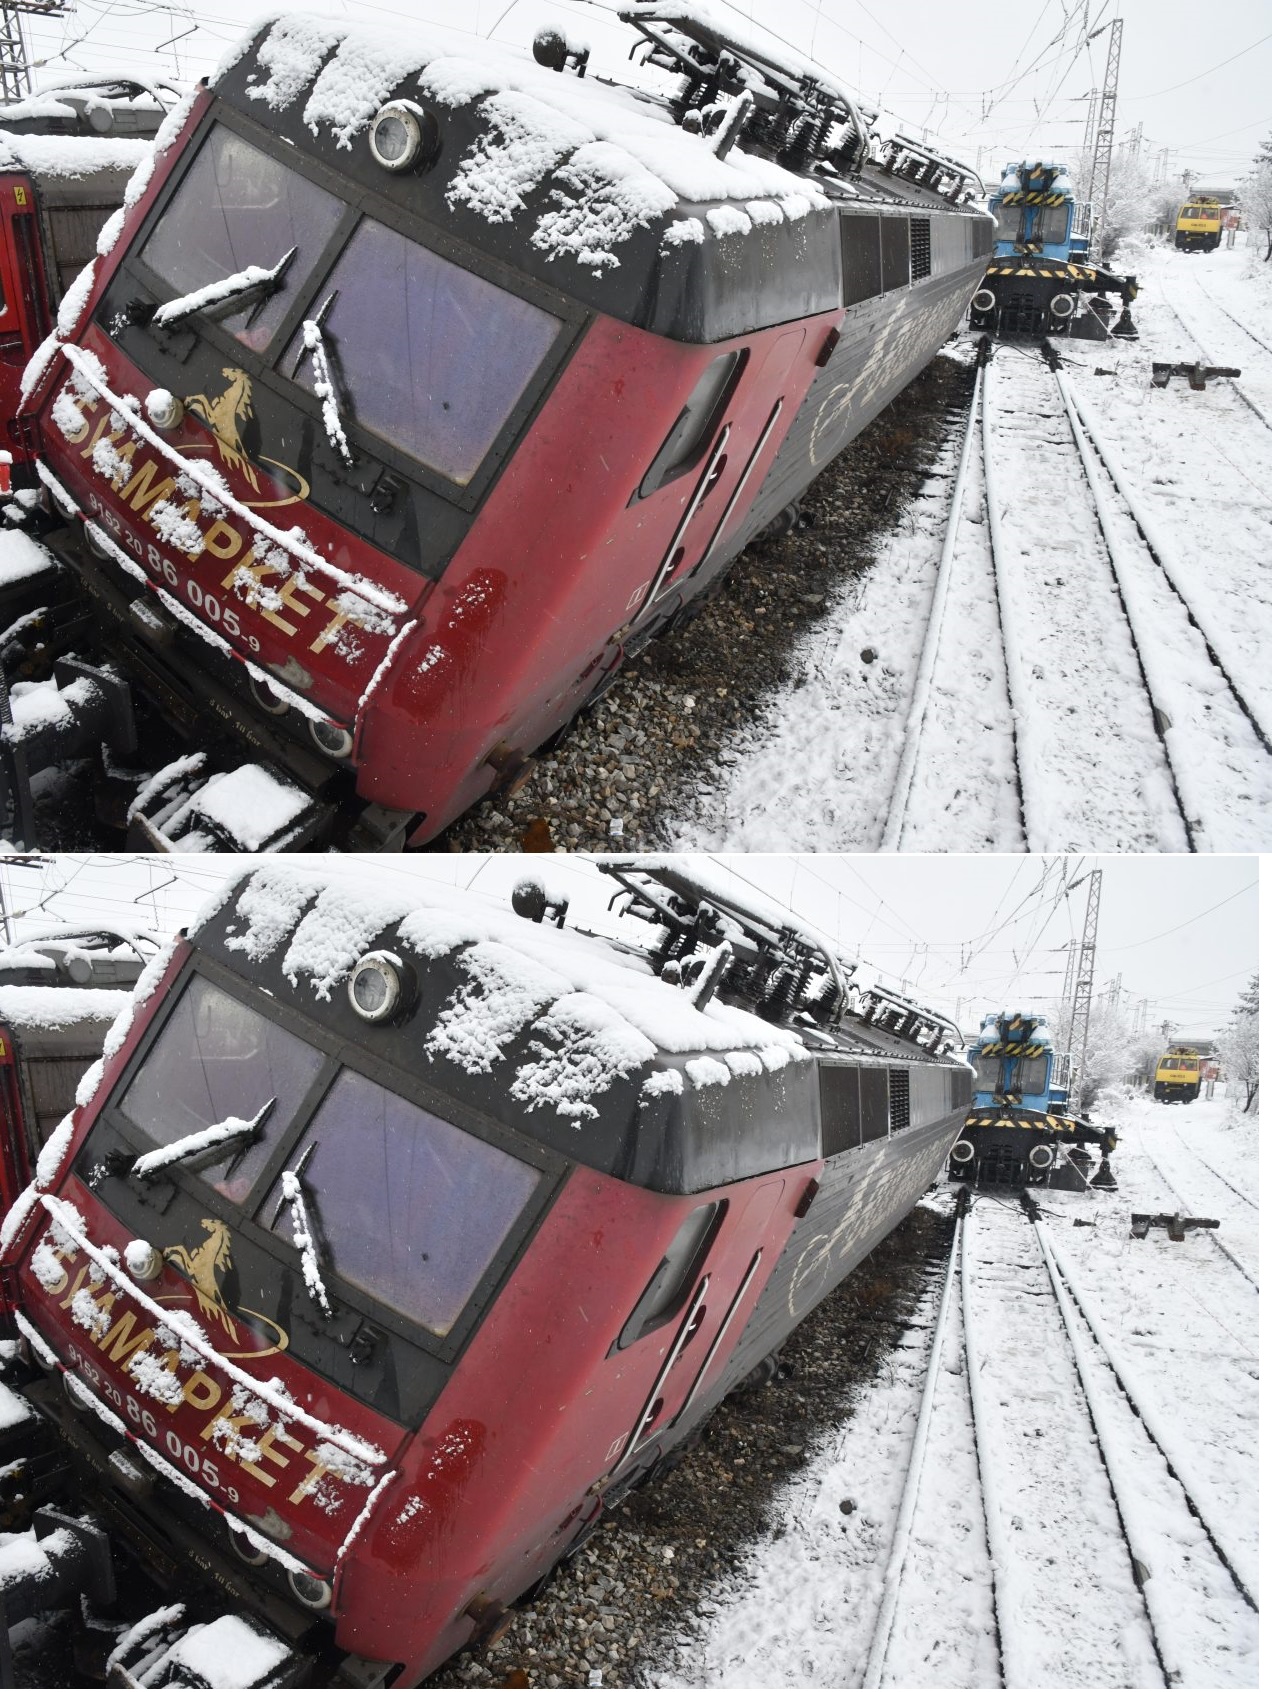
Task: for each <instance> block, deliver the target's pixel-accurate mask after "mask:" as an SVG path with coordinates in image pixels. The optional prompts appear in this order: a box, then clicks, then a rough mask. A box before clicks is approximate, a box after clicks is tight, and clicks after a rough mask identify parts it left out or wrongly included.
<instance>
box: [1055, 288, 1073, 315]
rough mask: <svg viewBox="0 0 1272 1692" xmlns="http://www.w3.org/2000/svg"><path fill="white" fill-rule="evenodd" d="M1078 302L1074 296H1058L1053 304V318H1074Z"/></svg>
mask: <svg viewBox="0 0 1272 1692" xmlns="http://www.w3.org/2000/svg"><path fill="white" fill-rule="evenodd" d="M1076 304H1077V301H1076V300H1075V299H1074V297H1073V295H1072V294H1057V295H1056V296H1055V298H1054V299H1053V300H1052V302H1051V315H1052V317H1072V316H1073V309H1074V306H1075V305H1076Z"/></svg>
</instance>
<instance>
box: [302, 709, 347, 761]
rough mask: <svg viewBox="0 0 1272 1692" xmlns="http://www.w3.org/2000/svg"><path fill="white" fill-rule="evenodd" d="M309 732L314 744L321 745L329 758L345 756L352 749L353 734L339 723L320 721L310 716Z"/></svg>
mask: <svg viewBox="0 0 1272 1692" xmlns="http://www.w3.org/2000/svg"><path fill="white" fill-rule="evenodd" d="M309 734H310V738H311V739H312V740H313V742H314V745H315V746H319V747H321V748H322V750H323V751H324V752H325V753H326V754H327V756H328V757H329V758H347V757H348V756H349V754H350V752H352V751H353V736H352V735H351V734H350V733H349V731H348V729H347V728H342V727H341V726H340V724H339V723H320V722H318V721H317V719H316V718H314V717H311V718H310V719H309Z"/></svg>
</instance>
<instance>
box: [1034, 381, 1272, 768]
mask: <svg viewBox="0 0 1272 1692" xmlns="http://www.w3.org/2000/svg"><path fill="white" fill-rule="evenodd" d="M1055 377H1056V382H1057V384H1058V385H1059V388H1060V392H1061V393H1062V394H1063V395H1064V397H1065V403H1066V407H1071V408H1072V414H1073V415H1071V417H1070V425H1071V427H1073V428H1074V438H1075V440H1077V441H1078V447H1079V451H1080V452H1081V451H1082V450H1083V447H1082V441H1081V436H1082V434H1083V433H1085V434H1086V436H1087V437H1088V439H1089V441H1090V445H1091V447H1093V448H1094V449H1095V452H1096V453H1097V454H1098V455H1099V458H1100V461H1101V463H1102V464H1103V465H1104V468H1105V470H1106V471H1107V472H1108V476H1109V480H1110V481H1111V482H1112V483H1113V486H1114V487H1115V488H1116V489H1117V492H1118V495H1119V497H1120V498H1121V500H1122V502H1123V504H1124V505H1125V506H1126V509H1127V511H1128V513H1129V514H1130V517H1131V520H1132V522H1133V523H1134V524H1135V527H1136V528H1137V529H1138V530H1139V532H1140V535H1141V536H1142V538H1143V541H1144V544H1145V546H1146V547H1147V548H1148V551H1149V554H1150V556H1151V557H1152V559H1153V561H1154V563H1156V564H1157V566H1158V568H1159V569H1160V570H1161V572H1162V574H1163V575H1164V576H1165V578H1166V580H1167V581H1168V582H1169V583H1170V586H1171V588H1172V589H1173V591H1174V593H1175V595H1176V597H1177V598H1178V599H1179V602H1180V604H1181V605H1182V606H1183V607H1184V609H1185V611H1186V612H1187V613H1188V616H1189V618H1190V620H1191V621H1192V623H1193V624H1194V625H1195V627H1196V629H1197V631H1198V633H1199V634H1200V635H1201V637H1202V639H1203V640H1204V641H1205V643H1206V650H1207V653H1208V654H1209V657H1210V661H1211V663H1213V664H1214V666H1215V668H1216V669H1217V670H1218V671H1219V674H1220V675H1221V676H1222V677H1223V679H1224V682H1225V683H1226V685H1227V687H1228V690H1229V692H1230V693H1231V694H1232V697H1233V699H1234V700H1235V701H1236V703H1237V704H1238V705H1239V706H1240V707H1241V710H1242V712H1243V714H1244V715H1245V716H1246V718H1247V719H1248V720H1249V722H1250V726H1251V727H1252V728H1253V729H1254V732H1255V734H1256V735H1257V736H1258V738H1259V740H1260V741H1261V742H1262V744H1263V746H1264V748H1265V750H1267V751H1269V752H1272V719H1269V721H1267V722H1264V721H1263V720H1262V719H1261V717H1260V714H1259V713H1258V712H1257V711H1256V710H1255V709H1254V708H1253V707H1252V706H1251V705H1250V703H1249V701H1248V700H1247V699H1246V698H1245V696H1244V695H1243V693H1242V692H1241V689H1240V688H1239V687H1238V686H1237V684H1236V682H1235V681H1234V680H1233V678H1232V674H1231V667H1232V664H1231V661H1232V658H1233V656H1234V654H1233V652H1232V649H1231V646H1230V643H1229V639H1228V635H1227V633H1226V631H1222V632H1221V631H1220V630H1219V629H1218V628H1216V627H1215V626H1214V625H1213V623H1210V622H1209V619H1206V620H1204V621H1203V619H1202V617H1201V615H1200V614H1199V613H1198V611H1197V608H1196V607H1195V606H1194V605H1193V604H1192V602H1191V601H1190V600H1189V598H1188V596H1187V594H1186V593H1185V592H1184V589H1183V588H1182V587H1181V585H1180V582H1181V579H1182V578H1183V576H1184V572H1183V570H1182V569H1181V567H1180V564H1179V561H1178V559H1177V558H1176V557H1175V553H1174V548H1173V547H1172V546H1171V544H1170V542H1169V541H1168V540H1167V539H1166V537H1165V536H1164V535H1163V534H1162V532H1161V530H1160V529H1159V528H1158V527H1157V524H1156V521H1155V520H1154V519H1153V518H1152V517H1151V516H1150V515H1149V513H1148V512H1147V511H1146V510H1145V508H1144V505H1143V502H1142V501H1141V500H1140V499H1139V498H1138V497H1137V496H1135V495H1133V494H1132V493H1131V491H1130V488H1129V486H1128V484H1127V477H1126V472H1125V470H1124V469H1123V468H1122V466H1121V464H1120V462H1119V461H1118V458H1117V455H1116V453H1115V452H1114V451H1113V449H1112V447H1111V446H1110V445H1109V443H1108V441H1107V440H1106V439H1105V437H1104V435H1103V434H1102V433H1101V431H1100V429H1099V428H1098V426H1097V425H1096V423H1095V421H1094V419H1093V418H1092V416H1091V414H1090V410H1089V408H1088V407H1087V406H1086V404H1085V403H1084V402H1083V401H1082V400H1081V399H1079V398H1078V395H1077V394H1076V393H1075V392H1074V389H1073V387H1072V385H1071V384H1070V382H1069V379H1068V377H1067V376H1065V374H1064V372H1063V371H1060V370H1058V371H1056V373H1055ZM1075 416H1076V419H1077V420H1078V422H1080V423H1081V429H1080V430H1079V429H1078V428H1077V427H1076V425H1075V424H1074V417H1075ZM1085 458H1086V454H1084V462H1085ZM1088 481H1090V483H1091V486H1092V489H1093V491H1094V489H1095V486H1096V483H1095V480H1094V478H1092V477H1091V476H1090V475H1089V474H1088ZM1107 538H1108V537H1107V535H1106V539H1107Z"/></svg>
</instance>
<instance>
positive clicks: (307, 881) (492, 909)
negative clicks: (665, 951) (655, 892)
mask: <svg viewBox="0 0 1272 1692" xmlns="http://www.w3.org/2000/svg"><path fill="white" fill-rule="evenodd" d="M230 911H232V915H231V916H230V917H229V920H228V921H226V913H227V912H230ZM214 921H215V922H217V923H220V922H226V928H225V932H226V939H225V942H224V944H225V948H226V950H227V952H229V953H230V954H232V955H233V954H237V955H238V956H240V957H241V958H242V959H243V960H244V962H245V963H246V964H248V965H260V964H263V963H265V962H266V961H267V960H272V961H273V962H274V963H275V964H276V965H277V966H278V968H279V969H280V970H281V972H282V974H283V975H284V976H285V977H286V978H287V979H288V980H289V981H290V982H292V983H293V985H294V986H296V987H297V988H298V989H305V990H307V991H308V992H309V993H310V994H311V995H312V997H313V998H314V999H315V1000H318V1001H329V1000H331V998H332V996H333V994H335V993H336V992H337V991H340V992H343V990H344V987H345V984H346V982H347V981H348V979H349V976H350V974H351V972H352V970H353V967H354V965H355V964H356V963H357V961H358V959H359V958H361V957H362V956H363V955H364V954H365V953H366V952H367V951H369V950H371V949H372V948H373V947H376V946H384V945H389V946H391V947H392V948H394V949H395V950H398V951H400V952H401V954H402V955H403V956H406V957H409V958H414V959H418V960H420V963H421V964H423V965H425V966H426V965H427V964H428V963H430V962H436V961H438V960H441V959H443V958H447V959H450V960H451V961H452V962H453V963H454V964H455V965H456V966H457V968H458V969H459V971H460V972H461V974H462V975H463V976H464V977H466V978H467V980H468V982H469V983H470V986H469V988H468V989H467V990H466V991H465V993H464V995H463V998H462V1003H457V1004H456V1005H455V1007H454V1014H451V1013H449V1012H448V1011H446V1010H443V1013H442V1014H441V1015H440V1016H439V1017H438V1018H437V1021H436V1023H435V1025H434V1027H433V1030H432V1031H431V1032H429V1033H427V1035H426V1037H425V1040H424V1051H425V1054H426V1055H427V1056H428V1057H429V1058H430V1059H434V1058H441V1057H446V1058H449V1059H450V1060H452V1061H454V1062H456V1063H458V1064H459V1065H460V1066H461V1067H463V1068H471V1069H473V1070H474V1071H475V1070H479V1069H482V1068H484V1067H487V1066H488V1065H489V1063H490V1062H491V1061H492V1060H493V1059H494V1057H495V1056H496V1055H497V1054H498V1052H499V1050H500V1049H501V1048H502V1047H503V1046H504V1045H506V1044H508V1043H509V1042H511V1041H513V1040H514V1039H515V1038H516V1037H518V1036H519V1035H523V1034H524V1033H525V1032H526V1031H527V1030H529V1029H530V1028H532V1027H534V1026H536V1025H538V1024H539V1023H540V1022H543V1023H545V1024H546V1023H547V1022H555V1024H556V1025H557V1026H558V1027H559V1028H560V1029H561V1030H562V1031H564V1030H565V1029H566V1028H567V1026H570V1027H572V1028H573V1030H574V1031H575V1033H576V1034H577V1036H578V1037H579V1038H580V1039H581V1040H582V1041H583V1042H584V1043H585V1044H587V1045H588V1046H589V1048H590V1058H589V1061H588V1063H587V1065H586V1068H587V1069H588V1071H589V1073H590V1075H591V1078H592V1079H593V1080H594V1081H595V1083H596V1090H597V1091H598V1092H601V1091H603V1090H604V1089H605V1087H606V1086H607V1085H608V1084H609V1081H610V1080H611V1079H612V1078H613V1077H614V1076H616V1075H619V1074H625V1073H628V1072H629V1071H631V1070H632V1069H634V1068H637V1067H643V1066H646V1065H652V1064H655V1063H658V1062H661V1061H663V1060H666V1059H681V1060H684V1059H688V1060H689V1061H690V1062H692V1060H693V1057H694V1056H703V1055H707V1054H711V1055H712V1056H714V1057H715V1058H717V1059H718V1060H719V1061H718V1062H717V1063H716V1064H715V1066H714V1068H712V1069H711V1077H712V1079H711V1082H710V1083H708V1081H707V1080H706V1070H705V1069H704V1072H703V1079H702V1080H701V1081H699V1082H698V1083H697V1084H698V1085H708V1084H716V1085H720V1084H724V1083H726V1082H727V1080H728V1078H729V1074H740V1073H753V1072H754V1071H755V1067H756V1064H757V1063H760V1064H763V1066H764V1067H765V1068H767V1069H770V1070H777V1069H782V1068H784V1067H785V1066H786V1065H787V1064H788V1063H791V1062H798V1061H807V1059H808V1058H809V1056H810V1054H809V1052H808V1050H807V1048H806V1046H805V1044H804V1042H803V1040H802V1039H801V1037H800V1035H799V1033H798V1032H796V1031H795V1030H794V1029H790V1028H779V1027H775V1026H774V1025H773V1024H772V1023H770V1022H765V1021H763V1020H762V1019H761V1018H760V1017H758V1016H755V1015H753V1014H752V1013H751V1012H750V1011H746V1010H743V1009H740V1008H739V1007H736V1006H731V1005H725V1004H721V1003H719V1002H718V1001H716V1000H712V1002H711V1003H709V1004H708V1005H707V1006H706V1007H705V1008H704V1009H702V1010H699V1009H697V1008H696V1006H695V1005H694V1004H693V1002H692V999H691V997H690V995H689V994H688V993H686V992H685V991H684V989H682V988H680V987H678V986H672V985H670V984H668V983H667V982H665V981H660V980H658V979H657V978H656V977H655V976H654V975H653V973H652V972H651V970H650V968H649V965H648V964H647V963H646V962H645V961H644V960H643V959H642V958H640V957H639V956H637V955H636V954H635V953H634V952H631V951H626V950H621V949H618V948H616V947H615V946H613V945H612V944H611V943H610V942H609V941H607V940H604V939H601V938H598V937H596V936H593V935H589V934H584V933H580V932H579V931H578V930H576V929H557V928H554V927H551V926H542V925H538V924H535V923H532V922H527V921H525V920H524V919H523V918H521V917H519V916H516V915H515V914H514V913H513V912H512V911H510V910H503V909H500V908H498V907H497V906H494V905H492V903H491V902H490V901H489V900H487V899H485V898H481V897H476V896H473V895H469V894H465V893H462V892H459V891H457V890H455V889H453V888H446V887H429V886H421V888H420V889H419V891H418V892H415V893H412V894H409V895H402V894H398V893H396V892H394V893H371V892H364V891H361V890H359V889H358V888H357V887H356V886H355V885H354V884H352V883H351V882H350V881H349V880H348V879H347V878H345V877H343V876H340V875H334V876H332V877H330V878H327V877H322V876H319V875H315V874H313V873H312V872H309V871H304V872H301V871H297V870H293V869H291V868H290V867H289V866H277V867H276V866H272V865H271V866H269V867H267V868H265V869H258V870H255V871H253V872H252V873H250V874H249V875H248V876H247V877H246V878H245V879H244V880H243V881H241V882H239V883H236V884H235V888H234V890H233V891H232V892H231V894H230V897H229V900H228V901H227V904H226V905H225V906H224V907H222V909H221V911H220V913H218V915H217V917H216V918H205V919H204V922H203V924H202V925H201V928H200V930H199V931H197V933H196V934H195V935H194V936H193V937H194V938H195V939H197V940H202V939H203V937H204V935H205V933H206V932H207V930H208V929H209V927H210V926H211V924H212V923H213V922H214ZM708 1067H710V1066H708ZM662 1085H663V1086H665V1085H667V1083H663V1084H662ZM523 1086H524V1088H525V1090H526V1096H527V1098H528V1099H533V1100H534V1101H535V1102H537V1103H540V1104H548V1105H551V1106H552V1108H554V1109H555V1110H556V1111H557V1112H558V1113H560V1114H562V1115H567V1116H576V1117H585V1116H589V1115H594V1114H595V1110H594V1109H591V1108H588V1107H587V1106H586V1105H584V1104H583V1103H582V1100H581V1099H576V1098H574V1097H573V1096H572V1095H571V1093H570V1091H569V1089H564V1090H555V1089H554V1088H553V1087H552V1086H551V1085H550V1083H549V1082H548V1081H547V1080H546V1079H544V1080H543V1082H542V1083H540V1082H538V1081H534V1080H531V1079H528V1078H526V1079H523ZM654 1090H658V1088H657V1087H656V1088H655V1089H654Z"/></svg>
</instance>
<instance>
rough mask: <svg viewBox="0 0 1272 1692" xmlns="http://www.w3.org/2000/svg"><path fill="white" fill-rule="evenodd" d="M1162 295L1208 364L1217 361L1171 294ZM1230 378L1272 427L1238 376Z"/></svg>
mask: <svg viewBox="0 0 1272 1692" xmlns="http://www.w3.org/2000/svg"><path fill="white" fill-rule="evenodd" d="M1161 297H1162V302H1163V304H1164V305H1165V306H1166V308H1167V310H1168V311H1172V312H1174V314H1175V316H1176V317H1177V318H1178V319H1179V322H1180V324H1181V326H1182V328H1183V331H1184V333H1185V334H1186V335H1189V336H1190V337H1191V338H1192V343H1193V345H1194V346H1195V347H1196V349H1197V351H1198V353H1199V354H1200V355H1201V358H1202V360H1203V361H1204V362H1205V363H1206V364H1213V363H1214V362H1215V360H1214V356H1213V354H1211V353H1209V352H1207V350H1206V348H1205V347H1204V346H1203V345H1202V341H1201V336H1200V335H1199V334H1198V333H1197V331H1196V329H1195V328H1194V327H1193V325H1192V324H1191V323H1189V321H1188V319H1187V318H1186V317H1185V316H1184V314H1183V312H1182V311H1180V309H1179V307H1178V306H1177V305H1176V304H1175V302H1174V300H1172V299H1171V297H1170V295H1169V294H1167V293H1166V292H1165V290H1164V289H1163V290H1162V296H1161ZM1229 380H1230V381H1231V383H1232V391H1233V393H1234V394H1235V395H1236V396H1237V398H1238V399H1239V400H1240V401H1241V403H1242V404H1243V405H1244V406H1246V407H1248V408H1249V410H1251V411H1252V412H1253V413H1254V415H1255V416H1256V417H1257V418H1258V419H1259V422H1260V423H1262V424H1263V427H1264V428H1265V429H1272V423H1269V421H1268V419H1267V418H1266V417H1265V416H1264V414H1263V411H1262V409H1261V408H1260V407H1259V406H1257V405H1256V404H1255V403H1254V401H1253V400H1252V399H1251V398H1250V396H1249V394H1248V393H1246V391H1245V389H1244V388H1243V387H1242V386H1241V383H1240V382H1239V381H1238V380H1237V378H1236V377H1235V376H1233V377H1230V378H1229Z"/></svg>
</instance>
